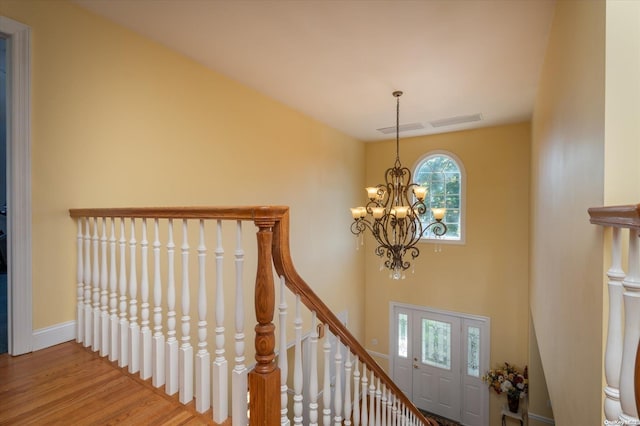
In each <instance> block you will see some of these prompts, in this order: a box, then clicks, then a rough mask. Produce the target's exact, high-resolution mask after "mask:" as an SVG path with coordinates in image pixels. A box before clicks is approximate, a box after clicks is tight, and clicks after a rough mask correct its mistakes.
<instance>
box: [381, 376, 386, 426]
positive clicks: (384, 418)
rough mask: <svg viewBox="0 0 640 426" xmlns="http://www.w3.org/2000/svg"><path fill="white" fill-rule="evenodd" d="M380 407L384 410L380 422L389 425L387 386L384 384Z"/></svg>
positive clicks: (384, 425)
mask: <svg viewBox="0 0 640 426" xmlns="http://www.w3.org/2000/svg"><path fill="white" fill-rule="evenodd" d="M380 409H381V410H382V416H381V417H380V424H381V425H383V426H386V425H387V386H386V385H385V384H383V385H382V399H381V401H380Z"/></svg>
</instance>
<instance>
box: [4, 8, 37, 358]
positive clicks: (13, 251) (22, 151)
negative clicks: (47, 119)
mask: <svg viewBox="0 0 640 426" xmlns="http://www.w3.org/2000/svg"><path fill="white" fill-rule="evenodd" d="M0 34H1V35H2V36H5V37H7V62H8V64H9V66H8V67H7V77H8V78H7V82H8V84H7V86H8V87H7V229H8V230H9V231H8V244H7V251H8V253H7V263H8V268H7V269H8V271H7V272H8V276H7V283H8V286H7V287H8V289H9V295H8V296H9V297H8V299H7V300H8V302H9V306H8V315H9V330H8V336H9V353H10V354H11V355H20V354H24V353H27V352H31V351H32V350H33V341H32V333H33V319H32V317H33V316H32V309H33V308H32V303H31V295H32V289H31V28H29V27H28V26H26V25H24V24H21V23H19V22H16V21H14V20H12V19H9V18H6V17H4V16H0Z"/></svg>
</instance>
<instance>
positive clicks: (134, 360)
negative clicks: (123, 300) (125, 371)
mask: <svg viewBox="0 0 640 426" xmlns="http://www.w3.org/2000/svg"><path fill="white" fill-rule="evenodd" d="M137 244H138V242H137V241H136V220H135V219H134V218H131V238H130V239H129V262H130V265H129V373H132V374H133V373H137V372H138V371H140V324H138V272H137V269H136V265H137V263H136V245H137Z"/></svg>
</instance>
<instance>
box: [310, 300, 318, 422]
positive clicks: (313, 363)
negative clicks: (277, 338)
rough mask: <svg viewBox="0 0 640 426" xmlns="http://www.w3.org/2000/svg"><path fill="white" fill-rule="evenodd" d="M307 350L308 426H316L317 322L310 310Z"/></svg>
mask: <svg viewBox="0 0 640 426" xmlns="http://www.w3.org/2000/svg"><path fill="white" fill-rule="evenodd" d="M309 352H310V360H309V364H310V367H309V368H310V370H311V371H310V373H311V374H309V426H318V322H317V317H316V312H315V311H312V312H311V340H310V341H309Z"/></svg>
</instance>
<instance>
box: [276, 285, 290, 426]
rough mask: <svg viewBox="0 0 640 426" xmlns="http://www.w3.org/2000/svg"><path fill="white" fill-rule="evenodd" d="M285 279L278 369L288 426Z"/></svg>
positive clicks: (282, 420)
mask: <svg viewBox="0 0 640 426" xmlns="http://www.w3.org/2000/svg"><path fill="white" fill-rule="evenodd" d="M285 295H286V287H285V284H284V277H280V305H279V306H278V313H279V314H278V318H279V323H278V325H279V328H278V331H279V332H280V344H279V351H278V368H279V369H280V424H281V425H288V424H289V418H288V408H287V405H288V402H289V398H288V396H287V375H288V372H289V363H288V360H287V299H286V298H285Z"/></svg>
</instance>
